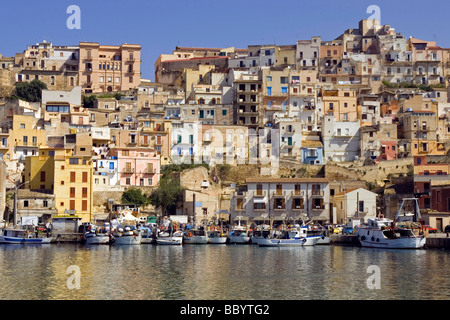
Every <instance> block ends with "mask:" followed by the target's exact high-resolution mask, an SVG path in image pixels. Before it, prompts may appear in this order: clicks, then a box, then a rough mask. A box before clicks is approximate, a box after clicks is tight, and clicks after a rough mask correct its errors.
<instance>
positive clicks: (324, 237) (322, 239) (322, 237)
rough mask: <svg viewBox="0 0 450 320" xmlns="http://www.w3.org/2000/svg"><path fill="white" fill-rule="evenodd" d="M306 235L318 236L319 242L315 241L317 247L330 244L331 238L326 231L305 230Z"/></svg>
mask: <svg viewBox="0 0 450 320" xmlns="http://www.w3.org/2000/svg"><path fill="white" fill-rule="evenodd" d="M306 235H307V236H308V237H309V236H318V237H319V240H318V241H317V243H316V244H317V245H320V244H330V243H331V237H330V235H329V234H328V232H327V230H326V229H318V230H307V232H306Z"/></svg>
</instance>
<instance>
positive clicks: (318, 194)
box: [311, 190, 324, 197]
mask: <svg viewBox="0 0 450 320" xmlns="http://www.w3.org/2000/svg"><path fill="white" fill-rule="evenodd" d="M323 195H324V192H323V190H313V191H312V192H311V196H312V197H323Z"/></svg>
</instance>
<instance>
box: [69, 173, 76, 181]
mask: <svg viewBox="0 0 450 320" xmlns="http://www.w3.org/2000/svg"><path fill="white" fill-rule="evenodd" d="M75 179H76V172H74V171H72V172H71V173H70V182H75Z"/></svg>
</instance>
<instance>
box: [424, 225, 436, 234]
mask: <svg viewBox="0 0 450 320" xmlns="http://www.w3.org/2000/svg"><path fill="white" fill-rule="evenodd" d="M423 229H424V230H428V232H429V233H436V232H437V229H436V228H433V227H432V226H430V225H429V224H425V225H424V226H423Z"/></svg>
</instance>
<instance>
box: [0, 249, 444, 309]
mask: <svg viewBox="0 0 450 320" xmlns="http://www.w3.org/2000/svg"><path fill="white" fill-rule="evenodd" d="M71 265H75V266H78V267H79V268H80V269H79V270H80V272H81V277H80V285H81V287H80V289H72V290H70V289H68V286H67V279H68V278H69V277H70V274H68V273H67V268H68V267H69V266H71ZM370 265H376V266H378V267H379V270H380V275H381V282H380V284H381V288H380V289H373V290H370V289H368V287H367V279H368V278H369V277H370V276H371V274H369V273H367V268H368V267H369V266H370ZM449 265H450V251H445V250H407V251H403V250H383V249H365V248H359V247H346V246H337V245H331V246H315V247H304V248H260V247H258V246H256V245H217V246H214V245H184V246H179V247H176V246H154V245H140V246H86V245H74V244H50V245H44V246H32V245H30V246H21V245H17V246H16V245H0V270H1V272H2V276H1V277H0V299H14V300H21V299H30V300H36V299H42V300H50V299H59V300H75V299H76V300H90V299H98V300H118V299H120V300H173V299H177V300H206V299H207V300H239V299H244V300H249V299H251V300H252V299H255V300H268V299H270V300H297V299H302V300H305V299H307V300H308V299H324V300H325V299H326V300H334V299H345V300H348V299H358V300H361V299H362V300H369V299H381V300H387V299H399V300H406V299H408V300H413V299H424V300H446V299H450V268H448V266H449Z"/></svg>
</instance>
